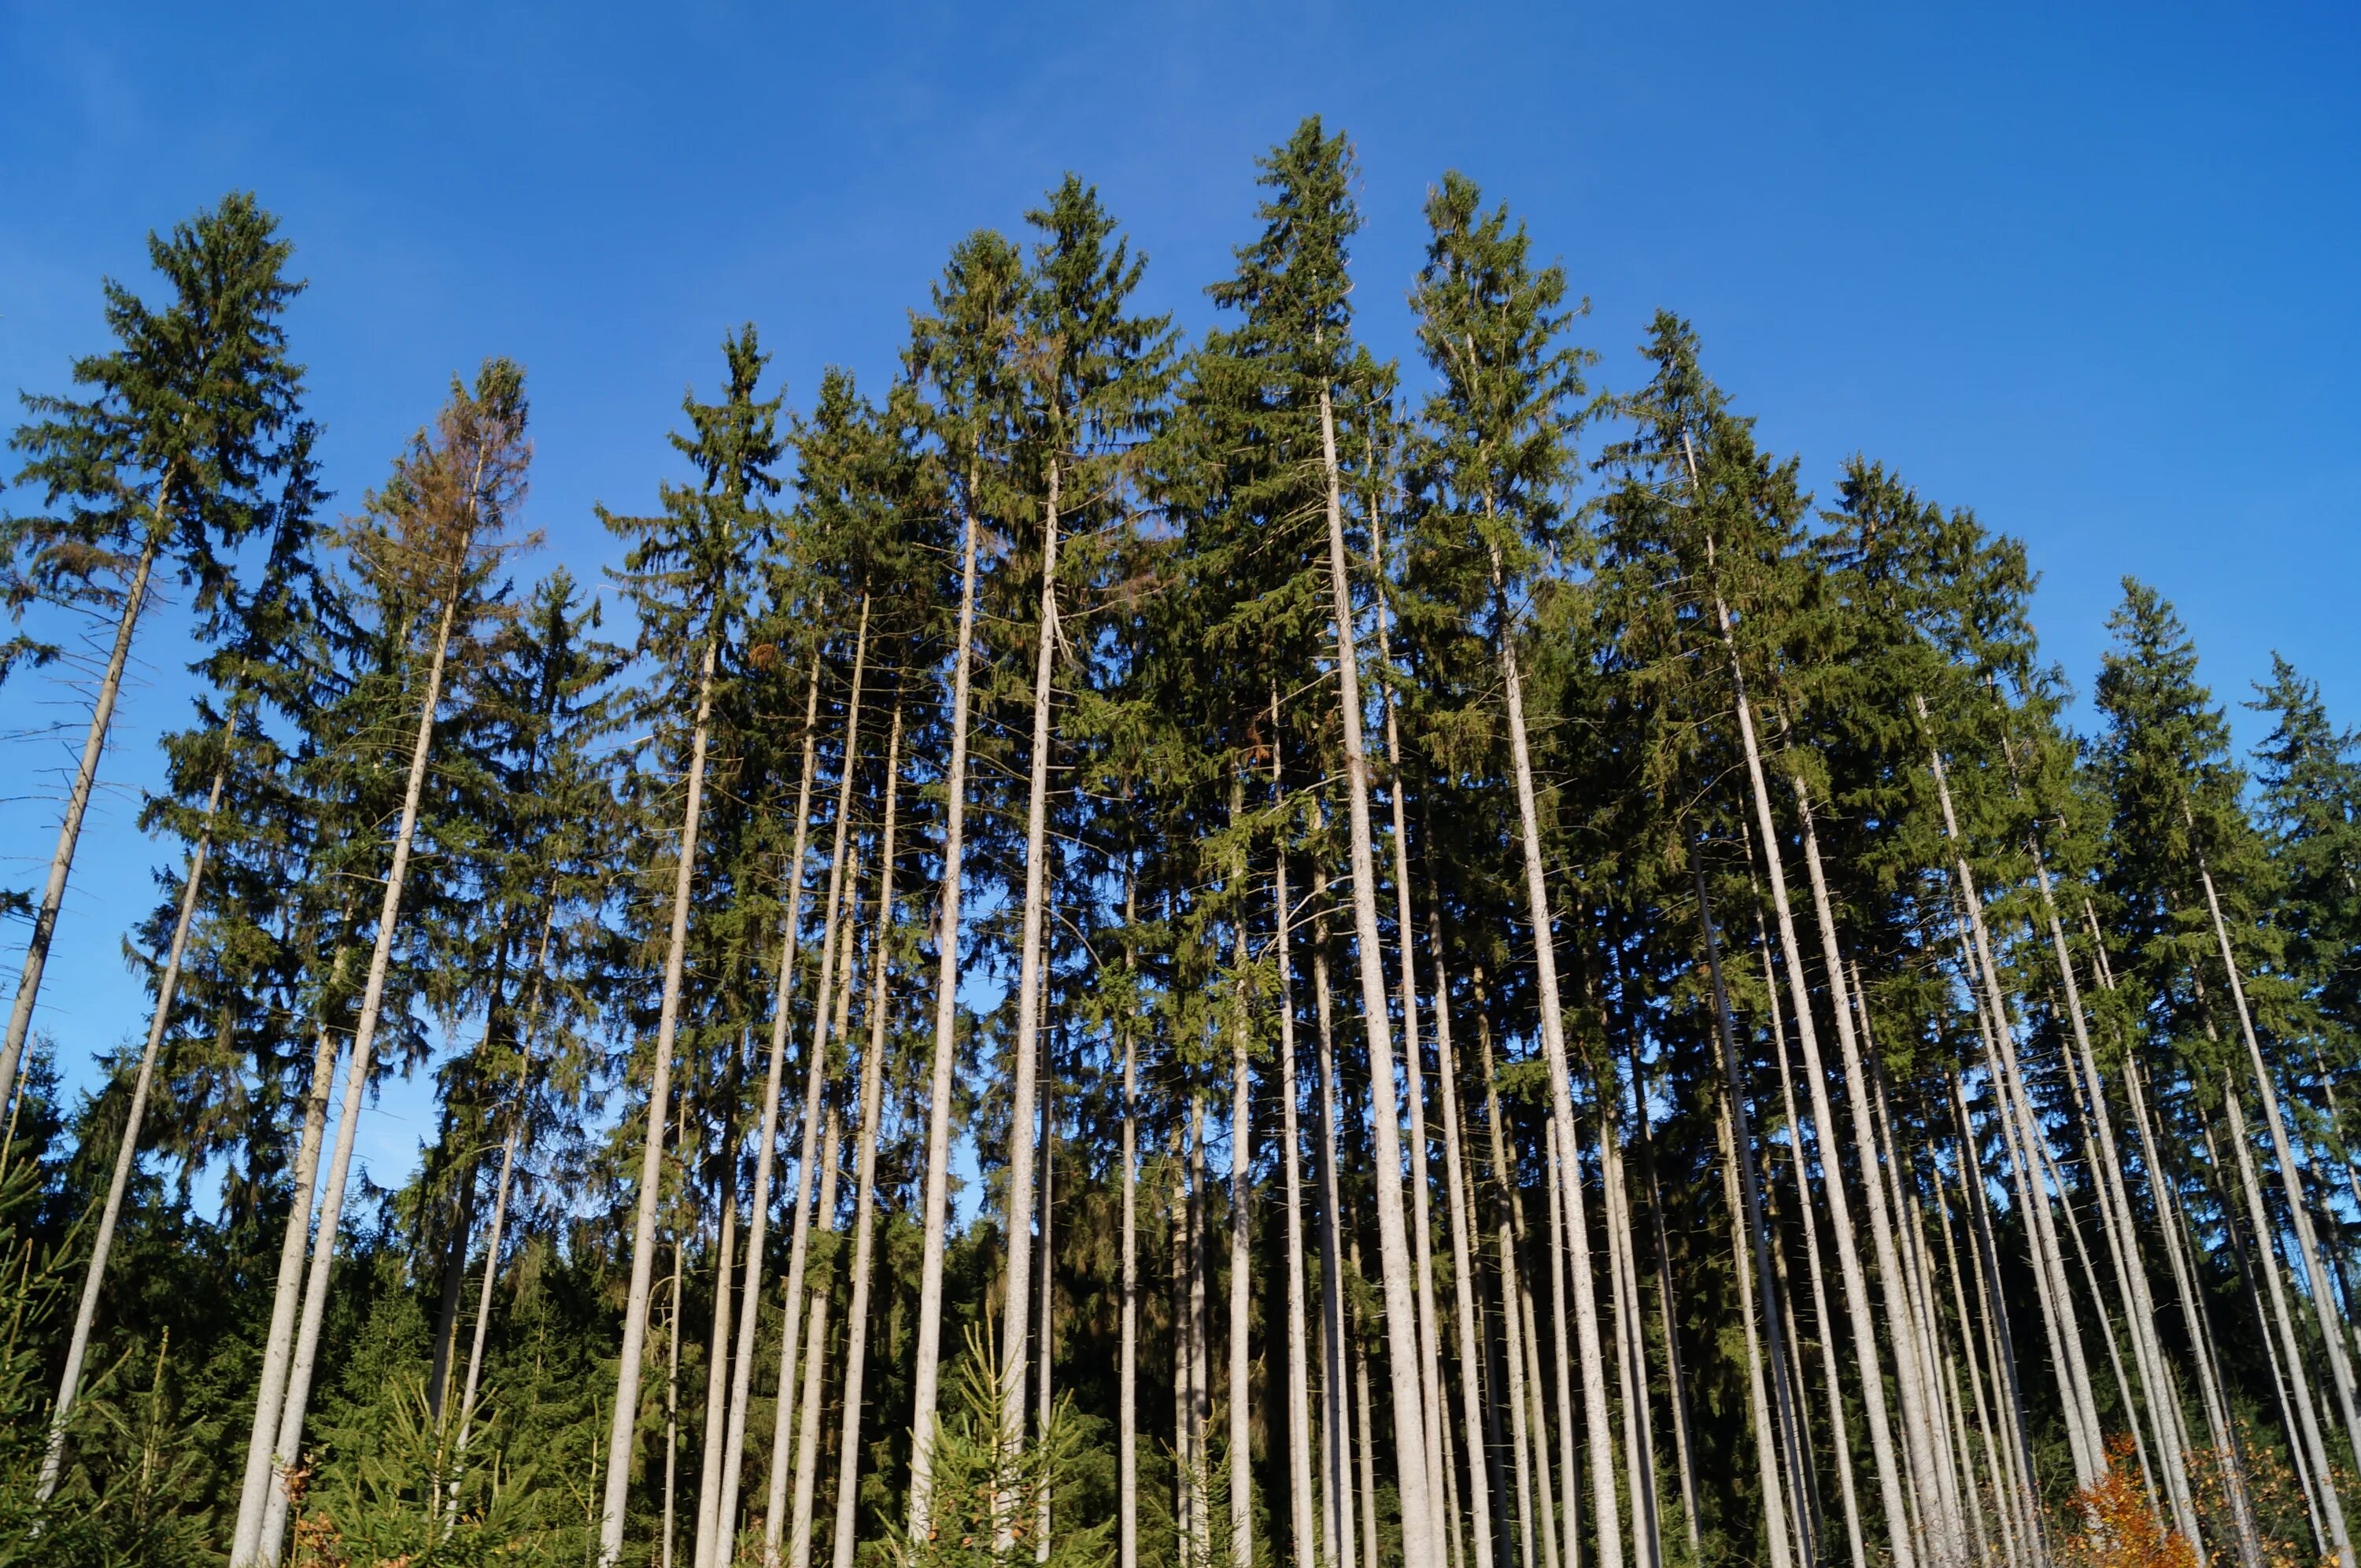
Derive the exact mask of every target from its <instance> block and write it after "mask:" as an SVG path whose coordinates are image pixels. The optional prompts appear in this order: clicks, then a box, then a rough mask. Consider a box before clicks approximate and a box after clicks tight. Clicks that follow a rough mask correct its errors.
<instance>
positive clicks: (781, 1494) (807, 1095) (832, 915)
mask: <svg viewBox="0 0 2361 1568" xmlns="http://www.w3.org/2000/svg"><path fill="white" fill-rule="evenodd" d="M869 609H870V598H869V595H868V594H867V593H865V592H864V593H863V594H862V596H861V619H860V621H859V624H858V627H857V629H856V630H855V631H854V633H853V640H852V685H851V691H850V693H849V694H848V696H846V699H845V707H844V756H843V760H842V762H841V763H840V767H839V771H838V776H837V781H836V829H835V833H834V836H833V837H834V841H833V843H832V844H831V846H830V848H829V857H828V894H827V896H826V899H825V901H824V902H823V903H822V905H821V906H820V936H819V985H818V990H816V991H815V992H813V997H812V1043H811V1050H810V1053H809V1055H810V1059H809V1060H808V1061H807V1063H806V1064H805V1069H804V1110H803V1140H802V1148H801V1151H800V1154H799V1157H798V1158H797V1160H796V1212H795V1220H794V1223H793V1230H792V1231H791V1233H790V1239H789V1241H788V1245H787V1279H786V1294H785V1321H784V1322H783V1323H782V1324H781V1326H780V1330H779V1397H778V1411H777V1415H776V1417H775V1418H774V1421H773V1423H772V1431H771V1476H770V1488H769V1496H768V1497H767V1498H766V1508H765V1510H764V1513H763V1563H764V1568H778V1562H779V1535H780V1531H781V1530H784V1529H785V1525H786V1513H787V1479H788V1473H789V1471H790V1469H791V1468H793V1466H792V1465H791V1464H790V1463H789V1462H790V1461H791V1460H792V1458H793V1457H794V1451H793V1443H794V1440H795V1437H796V1431H795V1429H794V1428H793V1426H792V1425H791V1423H792V1422H793V1420H795V1411H796V1346H797V1344H798V1343H799V1342H800V1341H801V1340H802V1339H803V1337H804V1335H803V1332H802V1323H801V1321H800V1314H801V1313H802V1311H803V1309H804V1298H805V1290H804V1271H805V1269H806V1268H807V1266H808V1264H809V1258H810V1253H811V1225H812V1219H811V1211H810V1210H809V1209H808V1208H807V1206H806V1205H807V1201H808V1200H809V1199H810V1197H811V1194H812V1187H813V1174H812V1172H813V1166H814V1164H815V1163H816V1148H815V1146H816V1143H817V1140H818V1134H819V1130H820V1121H821V1111H820V1093H821V1091H822V1089H823V1088H824V1087H825V1086H826V1084H827V1082H828V1042H829V1027H830V1015H829V1005H830V1003H831V1002H832V1001H833V1000H834V996H835V992H836V990H837V983H836V977H837V970H838V966H839V965H840V964H842V965H843V966H845V967H846V968H848V969H849V968H850V967H851V958H850V957H849V956H844V957H840V955H839V950H838V947H839V945H838V942H837V933H838V930H839V928H840V925H841V927H842V928H843V930H844V932H845V940H844V943H843V947H844V950H845V953H846V954H847V955H849V954H850V951H851V921H850V920H844V921H841V922H840V920H839V918H838V917H839V916H840V914H841V913H842V910H843V899H844V888H845V876H844V860H845V844H846V841H847V837H848V835H849V834H850V833H851V828H852V771H853V767H854V764H855V763H856V762H857V761H858V760H859V758H860V754H861V691H862V682H863V680H864V679H865V678H866V677H867V674H868V670H869ZM839 1032H841V1031H839ZM828 1160H829V1168H830V1169H831V1170H832V1169H833V1168H834V1164H835V1152H834V1145H832V1144H831V1145H830V1146H829V1154H828ZM824 1179H825V1178H823V1180H824ZM821 1212H822V1213H823V1214H828V1213H832V1212H833V1209H832V1208H831V1207H830V1206H828V1205H823V1206H822V1211H821ZM811 1365H815V1366H817V1365H818V1362H817V1361H815V1362H813V1363H811ZM815 1419H817V1418H815Z"/></svg>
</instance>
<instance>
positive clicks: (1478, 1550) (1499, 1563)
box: [1282, 896, 1506, 1568]
mask: <svg viewBox="0 0 2361 1568" xmlns="http://www.w3.org/2000/svg"><path fill="white" fill-rule="evenodd" d="M1439 911H1440V905H1439V904H1438V903H1437V901H1436V900H1435V899H1434V898H1433V897H1432V896H1430V897H1429V898H1428V899H1427V911H1426V919H1427V944H1426V945H1427V948H1428V950H1429V951H1431V952H1432V953H1433V956H1434V1055H1435V1064H1434V1065H1435V1074H1436V1083H1435V1091H1436V1094H1435V1097H1436V1099H1437V1100H1438V1101H1439V1102H1441V1104H1442V1107H1443V1171H1444V1179H1445V1180H1446V1181H1447V1182H1449V1184H1450V1216H1449V1217H1450V1222H1451V1288H1452V1298H1453V1299H1452V1307H1453V1309H1454V1310H1453V1313H1452V1316H1453V1321H1454V1326H1455V1328H1456V1330H1457V1331H1458V1332H1457V1338H1458V1344H1457V1346H1456V1349H1457V1351H1458V1354H1459V1414H1460V1420H1462V1421H1464V1422H1465V1423H1466V1433H1465V1436H1466V1443H1467V1522H1468V1524H1469V1526H1470V1528H1471V1530H1472V1531H1473V1535H1472V1538H1471V1542H1470V1552H1469V1561H1470V1562H1471V1563H1475V1564H1479V1565H1481V1568H1506V1563H1505V1560H1504V1559H1503V1558H1502V1557H1501V1556H1500V1555H1499V1554H1498V1553H1496V1552H1495V1551H1494V1548H1493V1538H1492V1471H1491V1464H1490V1456H1489V1454H1488V1453H1487V1452H1486V1447H1487V1445H1486V1442H1485V1434H1486V1432H1487V1430H1488V1422H1487V1420H1486V1419H1485V1409H1486V1406H1485V1402H1484V1390H1483V1388H1482V1387H1481V1386H1480V1383H1479V1380H1478V1377H1477V1369H1478V1368H1479V1367H1480V1366H1481V1365H1483V1361H1482V1357H1481V1356H1480V1355H1479V1354H1477V1347H1476V1342H1477V1335H1478V1332H1479V1330H1480V1327H1481V1322H1482V1320H1481V1319H1480V1318H1479V1317H1478V1316H1477V1305H1476V1252H1475V1248H1474V1246H1473V1245H1472V1241H1471V1232H1472V1226H1471V1224H1470V1223H1469V1221H1470V1216H1469V1214H1468V1212H1467V1210H1468V1205H1467V1204H1466V1201H1465V1200H1464V1196H1463V1195H1464V1194H1465V1192H1466V1164H1465V1160H1464V1158H1463V1157H1462V1152H1461V1141H1460V1132H1459V1065H1458V1063H1457V1061H1456V1060H1455V1058H1454V1057H1453V1055H1452V1049H1451V974H1450V970H1449V969H1448V967H1447V966H1446V964H1445V962H1444V952H1443V928H1442V916H1441V914H1440V913H1439ZM1283 961H1284V960H1282V962H1283Z"/></svg>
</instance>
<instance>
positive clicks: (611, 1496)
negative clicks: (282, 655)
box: [355, 625, 721, 1568]
mask: <svg viewBox="0 0 2361 1568" xmlns="http://www.w3.org/2000/svg"><path fill="white" fill-rule="evenodd" d="M720 651H721V635H720V628H719V626H718V625H717V626H716V627H715V628H714V629H713V630H711V631H709V632H708V633H707V635H706V640H705V658H704V667H703V668H702V669H701V670H700V671H699V672H698V674H697V725H696V729H695V731H694V734H693V736H692V739H691V740H690V748H689V762H688V801H687V805H686V807H685V808H684V809H683V811H682V813H681V830H680V865H679V868H678V870H677V871H676V872H675V873H674V876H673V890H672V931H671V935H670V936H669V937H668V938H667V939H666V943H665V948H664V1001H663V1003H662V1004H661V1007H660V1009H659V1011H658V1013H657V1015H656V1059H655V1066H654V1069H653V1073H652V1075H651V1077H650V1080H649V1086H648V1143H647V1150H646V1152H645V1153H644V1154H643V1155H642V1157H641V1160H640V1200H639V1210H638V1213H637V1215H636V1216H635V1217H634V1219H633V1221H632V1225H631V1288H630V1293H629V1294H628V1295H627V1296H626V1297H625V1298H624V1302H623V1347H622V1354H621V1357H620V1361H619V1363H618V1365H617V1370H616V1374H615V1413H614V1416H613V1418H612V1423H611V1424H610V1425H609V1428H608V1431H607V1495H606V1497H605V1499H604V1501H603V1502H602V1504H601V1505H600V1508H599V1511H598V1563H599V1568H614V1565H615V1563H617V1562H619V1561H620V1559H621V1557H622V1552H623V1519H624V1505H625V1502H626V1500H627V1499H628V1497H629V1496H630V1492H631V1432H632V1429H633V1427H634V1426H635V1425H637V1421H638V1415H639V1405H640V1359H641V1357H642V1354H645V1351H646V1346H647V1335H648V1325H647V1320H648V1287H649V1284H650V1279H651V1276H652V1275H653V1273H654V1269H655V1227H656V1188H657V1176H658V1173H659V1172H660V1171H661V1170H662V1169H663V1164H664V1113H665V1109H666V1104H667V1102H668V1100H669V1097H670V1095H671V1092H672V1051H673V1041H674V1038H675V1036H676V1035H677V1033H678V1032H679V1028H680V983H681V970H682V965H683V963H684V962H685V961H686V957H687V948H688V900H689V893H690V890H691V889H692V888H693V887H695V885H696V882H697V817H698V814H699V812H700V811H701V810H702V808H703V806H704V804H705V748H706V740H707V729H708V726H709V724H710V723H711V720H712V716H713V675H714V666H715V664H716V663H717V662H718V661H719V657H720ZM355 1051H356V1056H357V1054H358V1046H357V1043H356V1047H355Z"/></svg>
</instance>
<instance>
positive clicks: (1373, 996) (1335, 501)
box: [1320, 385, 1619, 1568]
mask: <svg viewBox="0 0 2361 1568" xmlns="http://www.w3.org/2000/svg"><path fill="white" fill-rule="evenodd" d="M1320 452H1321V461H1322V464H1323V467H1324V468H1325V470H1326V475H1327V481H1328V582H1329V595H1330V600H1331V611H1332V614H1333V615H1334V620H1335V622H1336V680H1337V699H1336V709H1337V717H1338V719H1339V721H1340V723H1341V726H1342V728H1343V731H1344V740H1345V805H1346V807H1347V810H1348V824H1349V829H1350V834H1351V840H1350V842H1351V860H1350V863H1351V868H1352V886H1353V935H1354V940H1355V944H1356V947H1357V948H1358V949H1359V951H1358V953H1357V958H1358V960H1359V962H1358V966H1357V967H1358V968H1359V970H1360V976H1361V1012H1362V1016H1363V1019H1364V1025H1365V1027H1366V1029H1367V1036H1368V1050H1369V1091H1370V1122H1371V1131H1372V1132H1373V1134H1374V1135H1375V1136H1374V1140H1373V1141H1374V1143H1375V1151H1374V1152H1375V1156H1376V1161H1375V1168H1374V1174H1375V1177H1376V1182H1375V1185H1376V1188H1377V1199H1378V1204H1377V1208H1378V1273H1379V1275H1380V1276H1381V1277H1382V1279H1383V1282H1384V1295H1385V1316H1386V1354H1387V1362H1388V1367H1387V1370H1388V1372H1389V1374H1390V1380H1391V1382H1392V1386H1393V1389H1392V1391H1393V1424H1394V1444H1395V1455H1396V1463H1395V1468H1396V1471H1397V1475H1396V1484H1397V1486H1399V1488H1400V1495H1401V1513H1402V1563H1403V1568H1444V1563H1443V1554H1442V1552H1440V1551H1439V1550H1438V1543H1439V1541H1440V1540H1441V1530H1439V1529H1438V1526H1439V1525H1440V1523H1441V1521H1440V1520H1439V1519H1436V1518H1435V1511H1434V1507H1433V1497H1434V1494H1435V1491H1436V1488H1435V1487H1434V1486H1433V1485H1432V1480H1431V1477H1430V1476H1429V1475H1428V1473H1427V1465H1426V1454H1427V1447H1426V1418H1425V1413H1424V1400H1423V1398H1422V1389H1421V1387H1420V1384H1421V1382H1422V1376H1421V1373H1420V1368H1421V1366H1422V1365H1423V1363H1422V1360H1421V1357H1420V1351H1419V1335H1418V1294H1417V1291H1416V1289H1415V1288H1414V1285H1413V1282H1412V1280H1411V1247H1410V1237H1409V1234H1408V1230H1409V1220H1408V1218H1407V1217H1406V1216H1405V1215H1404V1213H1403V1212H1402V1194H1401V1170H1402V1148H1401V1101H1400V1093H1399V1091H1398V1090H1397V1089H1396V1087H1395V1084H1394V1047H1393V1022H1392V1019H1391V1018H1390V1016H1389V1014H1388V1010H1387V1006H1386V979H1385V968H1384V949H1383V948H1382V947H1381V946H1380V945H1379V942H1378V888H1377V869H1376V864H1375V858H1374V855H1373V852H1372V849H1371V833H1370V828H1369V760H1368V754H1367V749H1366V746H1365V744H1364V741H1363V738H1362V734H1361V721H1362V713H1361V675H1360V661H1359V657H1358V654H1357V653H1356V651H1355V647H1354V641H1355V633H1354V622H1353V596H1352V587H1351V584H1350V582H1349V580H1348V579H1347V576H1346V565H1345V511H1344V499H1343V494H1342V491H1341V488H1340V481H1339V476H1338V469H1337V463H1336V423H1335V414H1334V407H1333V404H1332V402H1331V400H1330V393H1329V389H1328V388H1327V387H1326V386H1324V385H1323V387H1322V388H1321V389H1320ZM1544 929H1546V927H1544ZM1608 1568H1619V1565H1617V1564H1611V1563H1610V1564H1609V1565H1608Z"/></svg>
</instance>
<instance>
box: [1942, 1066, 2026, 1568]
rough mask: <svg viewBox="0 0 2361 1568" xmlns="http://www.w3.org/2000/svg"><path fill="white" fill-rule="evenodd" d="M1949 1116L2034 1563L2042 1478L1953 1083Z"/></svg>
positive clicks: (1960, 1095)
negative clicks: (2037, 1469) (1957, 1136)
mask: <svg viewBox="0 0 2361 1568" xmlns="http://www.w3.org/2000/svg"><path fill="white" fill-rule="evenodd" d="M1950 1089H1951V1115H1952V1117H1953V1119H1954V1120H1955V1121H1956V1122H1957V1124H1958V1125H1959V1129H1960V1162H1961V1166H1962V1169H1961V1171H1960V1192H1961V1194H1962V1195H1963V1196H1964V1197H1965V1199H1966V1201H1967V1210H1968V1220H1969V1225H1968V1245H1969V1250H1970V1251H1971V1252H1972V1253H1973V1254H1974V1255H1975V1258H1974V1262H1975V1265H1976V1274H1977V1279H1978V1282H1979V1283H1980V1284H1981V1286H1982V1291H1983V1308H1984V1322H1985V1326H1986V1329H1987V1331H1988V1332H1989V1334H1990V1337H1991V1340H1992V1353H1993V1365H1995V1366H1996V1367H1998V1368H1999V1376H2000V1378H2001V1382H2000V1386H1999V1387H1998V1389H1997V1390H1996V1397H1998V1398H2000V1400H2001V1403H2002V1405H2003V1408H2004V1414H2005V1417H2006V1420H2005V1421H2004V1424H2003V1433H2004V1441H2005V1442H2006V1445H2007V1448H2008V1452H2009V1457H2010V1460H2011V1463H2012V1474H2011V1480H2012V1482H2013V1486H2012V1487H2011V1494H2012V1500H2013V1501H2014V1503H2015V1508H2016V1510H2017V1520H2018V1523H2019V1525H2020V1527H2021V1530H2022V1533H2023V1535H2024V1537H2025V1541H2026V1551H2027V1552H2028V1553H2029V1555H2031V1556H2032V1557H2033V1558H2034V1559H2035V1560H2036V1561H2039V1560H2040V1559H2041V1557H2042V1556H2043V1554H2044V1553H2043V1547H2042V1541H2041V1512H2040V1497H2041V1484H2040V1478H2039V1477H2038V1476H2037V1475H2035V1474H2034V1469H2033V1437H2032V1433H2031V1432H2030V1431H2027V1430H2026V1408H2025V1385H2024V1382H2023V1380H2022V1379H2021V1378H2020V1377H2019V1376H2018V1375H2017V1366H2016V1339H2015V1334H2014V1333H2012V1332H2010V1329H2009V1324H2008V1298H2007V1296H2006V1295H2005V1293H2004V1292H2003V1290H2002V1288H2001V1279H2000V1248H1999V1246H1998V1245H1996V1244H1995V1243H1994V1241H1993V1230H1992V1213H1991V1211H1990V1209H1989V1208H1988V1206H1987V1202H1986V1196H1985V1189H1984V1172H1983V1160H1982V1155H1981V1154H1980V1153H1979V1151H1978V1148H1977V1143H1976V1130H1975V1123H1974V1120H1973V1119H1972V1118H1971V1117H1970V1116H1969V1114H1968V1099H1967V1094H1966V1091H1963V1090H1962V1089H1961V1088H1960V1080H1959V1079H1958V1078H1957V1077H1956V1076H1955V1077H1953V1078H1952V1080H1951V1084H1950Z"/></svg>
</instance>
